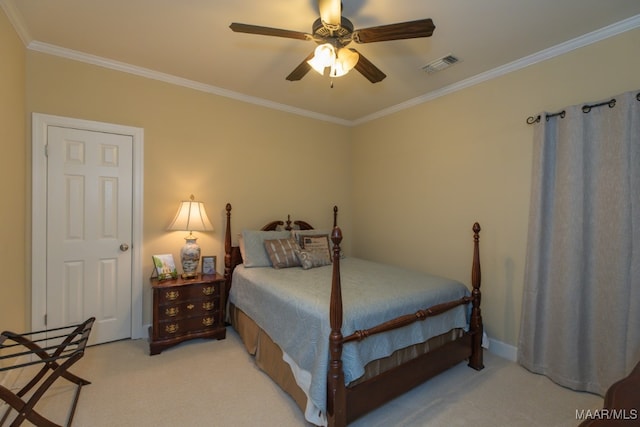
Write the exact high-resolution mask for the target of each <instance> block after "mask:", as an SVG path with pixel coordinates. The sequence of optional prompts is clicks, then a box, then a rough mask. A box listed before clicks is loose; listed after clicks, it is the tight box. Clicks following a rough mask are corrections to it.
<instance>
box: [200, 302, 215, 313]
mask: <svg viewBox="0 0 640 427" xmlns="http://www.w3.org/2000/svg"><path fill="white" fill-rule="evenodd" d="M214 306H215V304H214V303H213V301H205V302H203V303H202V308H204V309H205V310H207V311H208V310H213V307H214Z"/></svg>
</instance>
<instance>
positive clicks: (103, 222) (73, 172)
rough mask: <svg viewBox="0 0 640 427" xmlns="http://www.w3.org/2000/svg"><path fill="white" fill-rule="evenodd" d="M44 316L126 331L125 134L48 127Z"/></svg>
mask: <svg viewBox="0 0 640 427" xmlns="http://www.w3.org/2000/svg"><path fill="white" fill-rule="evenodd" d="M47 152H48V162H49V165H48V166H49V167H48V179H47V182H48V187H49V188H48V202H47V223H48V224H47V323H48V326H49V327H58V326H65V325H71V324H75V323H80V322H82V321H84V320H86V319H87V318H89V317H95V318H96V323H95V324H94V329H93V331H92V333H91V338H92V339H91V342H98V343H99V342H107V341H114V340H118V339H122V338H128V337H129V336H130V333H131V252H130V251H129V247H130V245H131V231H132V230H131V204H132V199H131V179H132V175H131V172H132V169H131V167H132V137H131V136H129V135H116V134H110V133H102V132H92V131H87V130H78V129H69V128H62V127H55V126H50V127H49V135H48V146H47Z"/></svg>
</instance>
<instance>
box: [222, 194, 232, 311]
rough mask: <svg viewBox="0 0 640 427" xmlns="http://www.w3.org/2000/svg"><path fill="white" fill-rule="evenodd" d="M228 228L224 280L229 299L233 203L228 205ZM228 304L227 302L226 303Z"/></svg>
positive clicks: (225, 243) (226, 231)
mask: <svg viewBox="0 0 640 427" xmlns="http://www.w3.org/2000/svg"><path fill="white" fill-rule="evenodd" d="M226 210H227V228H226V230H225V235H224V279H225V290H226V292H225V295H226V298H229V290H230V289H231V273H232V271H233V266H232V265H231V203H227V206H226ZM224 303H225V304H226V301H224Z"/></svg>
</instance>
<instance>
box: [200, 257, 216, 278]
mask: <svg viewBox="0 0 640 427" xmlns="http://www.w3.org/2000/svg"><path fill="white" fill-rule="evenodd" d="M202 274H216V257H215V256H213V255H209V256H203V257H202Z"/></svg>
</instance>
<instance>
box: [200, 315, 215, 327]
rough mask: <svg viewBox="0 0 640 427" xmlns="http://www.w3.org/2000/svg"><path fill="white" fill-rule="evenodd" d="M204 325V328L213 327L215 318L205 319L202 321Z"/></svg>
mask: <svg viewBox="0 0 640 427" xmlns="http://www.w3.org/2000/svg"><path fill="white" fill-rule="evenodd" d="M202 324H203V325H204V326H211V325H213V317H205V318H204V319H202Z"/></svg>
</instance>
